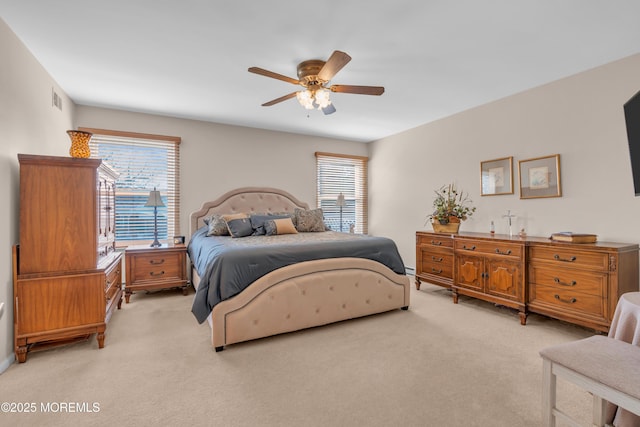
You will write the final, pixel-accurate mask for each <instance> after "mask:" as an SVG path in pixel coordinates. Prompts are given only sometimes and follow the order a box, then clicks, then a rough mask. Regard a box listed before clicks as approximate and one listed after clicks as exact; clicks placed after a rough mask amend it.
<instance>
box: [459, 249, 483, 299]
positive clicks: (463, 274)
mask: <svg viewBox="0 0 640 427" xmlns="http://www.w3.org/2000/svg"><path fill="white" fill-rule="evenodd" d="M455 262H456V276H455V277H456V286H462V287H466V288H471V289H475V290H478V291H480V292H482V291H484V276H485V274H484V259H483V258H482V257H477V256H471V255H462V254H460V253H458V254H456V261H455Z"/></svg>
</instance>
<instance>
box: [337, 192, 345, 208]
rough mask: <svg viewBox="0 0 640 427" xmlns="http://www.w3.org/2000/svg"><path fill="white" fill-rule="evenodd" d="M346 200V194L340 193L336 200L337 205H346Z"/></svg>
mask: <svg viewBox="0 0 640 427" xmlns="http://www.w3.org/2000/svg"><path fill="white" fill-rule="evenodd" d="M346 204H347V203H346V202H345V201H344V194H342V193H340V194H339V195H338V199H337V200H336V205H337V206H346Z"/></svg>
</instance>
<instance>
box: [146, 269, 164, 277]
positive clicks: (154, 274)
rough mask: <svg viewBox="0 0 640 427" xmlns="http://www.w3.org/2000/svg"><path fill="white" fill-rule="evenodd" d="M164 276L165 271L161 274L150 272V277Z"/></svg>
mask: <svg viewBox="0 0 640 427" xmlns="http://www.w3.org/2000/svg"><path fill="white" fill-rule="evenodd" d="M163 274H164V270H163V271H161V272H159V273H156V272H155V271H150V272H149V275H150V276H162V275H163Z"/></svg>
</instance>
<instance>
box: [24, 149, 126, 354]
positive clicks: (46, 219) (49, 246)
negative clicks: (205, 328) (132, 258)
mask: <svg viewBox="0 0 640 427" xmlns="http://www.w3.org/2000/svg"><path fill="white" fill-rule="evenodd" d="M18 160H19V162H20V237H19V241H20V243H19V245H16V246H15V247H14V251H13V270H14V273H13V276H14V280H13V292H14V333H15V353H16V358H17V359H18V361H19V362H25V361H26V358H27V352H28V351H31V350H36V349H38V348H43V347H44V348H46V347H48V346H51V345H57V344H60V343H65V342H69V341H72V340H75V339H79V338H83V337H89V336H90V335H91V334H94V333H95V334H97V341H98V347H99V348H102V347H103V346H104V337H105V330H106V325H107V322H108V321H109V318H110V317H111V314H112V313H113V311H114V309H115V307H118V308H120V306H121V304H122V265H121V264H122V262H121V260H122V254H120V253H118V252H116V250H115V181H116V179H117V177H118V174H117V173H116V172H115V171H114V170H113V169H111V168H110V167H109V166H107V165H106V164H104V163H103V162H102V161H101V160H99V159H76V158H71V157H53V156H38V155H27V154H18Z"/></svg>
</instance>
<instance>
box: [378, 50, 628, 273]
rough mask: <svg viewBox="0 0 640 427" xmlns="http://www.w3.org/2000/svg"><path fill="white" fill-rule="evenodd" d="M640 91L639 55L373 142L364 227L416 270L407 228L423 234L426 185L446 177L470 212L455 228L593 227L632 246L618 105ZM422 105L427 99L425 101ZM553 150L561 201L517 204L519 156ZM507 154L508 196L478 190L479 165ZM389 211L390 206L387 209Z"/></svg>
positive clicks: (542, 230)
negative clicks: (510, 171)
mask: <svg viewBox="0 0 640 427" xmlns="http://www.w3.org/2000/svg"><path fill="white" fill-rule="evenodd" d="M638 90H640V54H637V55H634V56H631V57H628V58H625V59H622V60H619V61H616V62H613V63H610V64H607V65H604V66H601V67H598V68H595V69H592V70H589V71H586V72H583V73H580V74H577V75H574V76H570V77H567V78H565V79H562V80H558V81H555V82H552V83H550V84H547V85H544V86H541V87H537V88H533V89H531V90H528V91H526V92H522V93H519V94H516V95H513V96H510V97H507V98H504V99H501V100H498V101H495V102H492V103H490V104H486V105H482V106H479V107H477V108H474V109H471V110H468V111H465V112H462V113H459V114H456V115H454V116H450V117H447V118H444V119H442V120H438V121H436V122H432V123H429V124H425V125H423V126H420V127H417V128H415V129H412V130H409V131H406V132H403V133H401V134H397V135H393V136H391V137H388V138H385V139H382V140H380V141H376V142H374V143H372V144H371V146H370V153H369V155H370V164H369V168H370V171H371V172H370V207H369V212H370V224H371V226H370V230H371V232H372V233H374V234H378V235H386V236H389V237H391V238H393V239H394V240H395V241H396V242H397V244H398V246H399V249H400V253H401V255H402V257H403V259H404V261H405V264H406V265H407V266H411V267H414V266H415V232H416V231H417V230H430V229H431V226H430V225H426V226H425V217H426V216H427V215H428V214H429V213H430V211H431V208H432V202H433V191H434V190H435V189H437V188H439V187H440V186H442V185H445V184H448V183H449V182H456V183H457V184H458V186H459V187H460V188H461V189H463V190H466V191H467V192H469V193H470V195H471V198H472V199H473V201H474V204H475V206H477V208H478V210H477V212H476V214H475V215H474V216H473V218H472V219H470V220H468V221H466V222H464V223H463V224H462V226H461V231H480V232H488V231H489V224H490V222H491V221H492V220H493V221H495V224H496V233H507V234H508V226H507V222H506V221H505V220H504V219H503V218H502V215H503V214H506V212H507V210H508V209H510V210H511V211H512V213H513V214H515V215H517V218H516V219H515V221H514V226H513V227H514V230H520V228H522V227H524V228H525V230H526V232H527V233H528V234H529V235H536V236H549V235H550V234H551V233H552V232H555V231H574V232H583V233H595V234H597V235H598V238H599V240H601V241H618V242H632V243H640V221H639V220H638V219H639V218H640V198H637V197H635V196H634V188H633V179H632V176H631V163H630V160H629V150H628V143H627V134H626V127H625V120H624V113H623V107H622V106H623V104H624V103H625V102H626V101H627V100H628V99H629V98H630V97H631V96H633V95H634V94H635V93H636V92H638ZM426 99H427V101H426V102H428V97H427V98H426ZM552 154H560V165H561V180H562V197H560V198H547V199H524V200H521V199H520V198H519V197H520V192H519V184H518V161H519V160H524V159H529V158H535V157H540V156H547V155H552ZM507 156H513V157H514V165H513V167H514V194H513V195H500V196H484V197H481V196H480V162H481V161H484V160H492V159H496V158H501V157H507ZM390 206H393V207H394V208H392V209H390V208H389V207H390Z"/></svg>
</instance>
